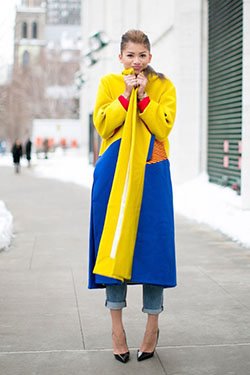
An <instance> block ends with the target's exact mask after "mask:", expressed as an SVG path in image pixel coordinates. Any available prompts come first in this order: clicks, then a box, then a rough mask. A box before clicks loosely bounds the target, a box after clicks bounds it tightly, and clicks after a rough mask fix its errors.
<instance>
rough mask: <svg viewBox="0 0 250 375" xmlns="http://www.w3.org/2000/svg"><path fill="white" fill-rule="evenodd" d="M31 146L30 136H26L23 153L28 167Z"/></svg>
mask: <svg viewBox="0 0 250 375" xmlns="http://www.w3.org/2000/svg"><path fill="white" fill-rule="evenodd" d="M31 148H32V142H31V140H30V138H28V139H27V141H26V144H25V154H26V159H27V161H28V167H29V168H30V161H31Z"/></svg>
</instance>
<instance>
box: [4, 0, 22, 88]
mask: <svg viewBox="0 0 250 375" xmlns="http://www.w3.org/2000/svg"><path fill="white" fill-rule="evenodd" d="M20 3H21V0H7V1H5V0H0V82H1V81H2V80H3V79H4V77H5V75H6V70H7V66H8V64H11V63H12V60H13V37H14V21H15V7H16V5H19V4H20Z"/></svg>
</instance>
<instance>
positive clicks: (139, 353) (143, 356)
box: [137, 329, 160, 361]
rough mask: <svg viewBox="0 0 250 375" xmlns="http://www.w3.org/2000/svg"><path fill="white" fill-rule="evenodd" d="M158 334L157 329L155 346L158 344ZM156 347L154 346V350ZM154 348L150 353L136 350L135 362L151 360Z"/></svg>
mask: <svg viewBox="0 0 250 375" xmlns="http://www.w3.org/2000/svg"><path fill="white" fill-rule="evenodd" d="M159 334H160V330H159V329H158V331H157V340H156V345H157V343H158V339H159ZM156 345H155V348H156ZM155 348H154V350H153V351H152V352H142V351H141V350H137V361H144V360H145V359H149V358H152V357H153V356H154V354H155Z"/></svg>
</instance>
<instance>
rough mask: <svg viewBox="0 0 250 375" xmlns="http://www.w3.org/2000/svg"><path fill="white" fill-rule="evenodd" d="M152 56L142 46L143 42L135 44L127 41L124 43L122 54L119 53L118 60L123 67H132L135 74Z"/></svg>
mask: <svg viewBox="0 0 250 375" xmlns="http://www.w3.org/2000/svg"><path fill="white" fill-rule="evenodd" d="M151 58H152V55H151V53H149V51H148V49H147V48H146V47H145V46H144V44H137V43H132V42H128V43H127V44H126V45H125V48H124V50H123V51H122V54H121V55H119V59H120V62H121V63H122V64H123V66H124V69H131V68H133V69H134V71H135V74H139V73H140V72H141V71H142V70H143V69H145V68H146V67H147V65H148V64H149V63H150V61H151Z"/></svg>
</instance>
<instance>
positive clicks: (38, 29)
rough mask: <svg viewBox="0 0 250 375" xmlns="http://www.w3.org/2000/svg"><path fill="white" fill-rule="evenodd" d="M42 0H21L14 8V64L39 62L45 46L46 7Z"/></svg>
mask: <svg viewBox="0 0 250 375" xmlns="http://www.w3.org/2000/svg"><path fill="white" fill-rule="evenodd" d="M45 5H46V4H45V2H44V1H41V0H40V1H39V0H37V1H34V0H33V1H31V0H30V1H28V0H23V1H22V4H21V6H18V7H17V10H16V22H15V37H14V66H15V68H17V67H18V66H19V67H20V66H23V67H28V66H29V65H33V66H34V65H36V64H39V61H40V60H41V58H42V54H43V53H44V47H45V44H46V43H45V22H46V7H45Z"/></svg>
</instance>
